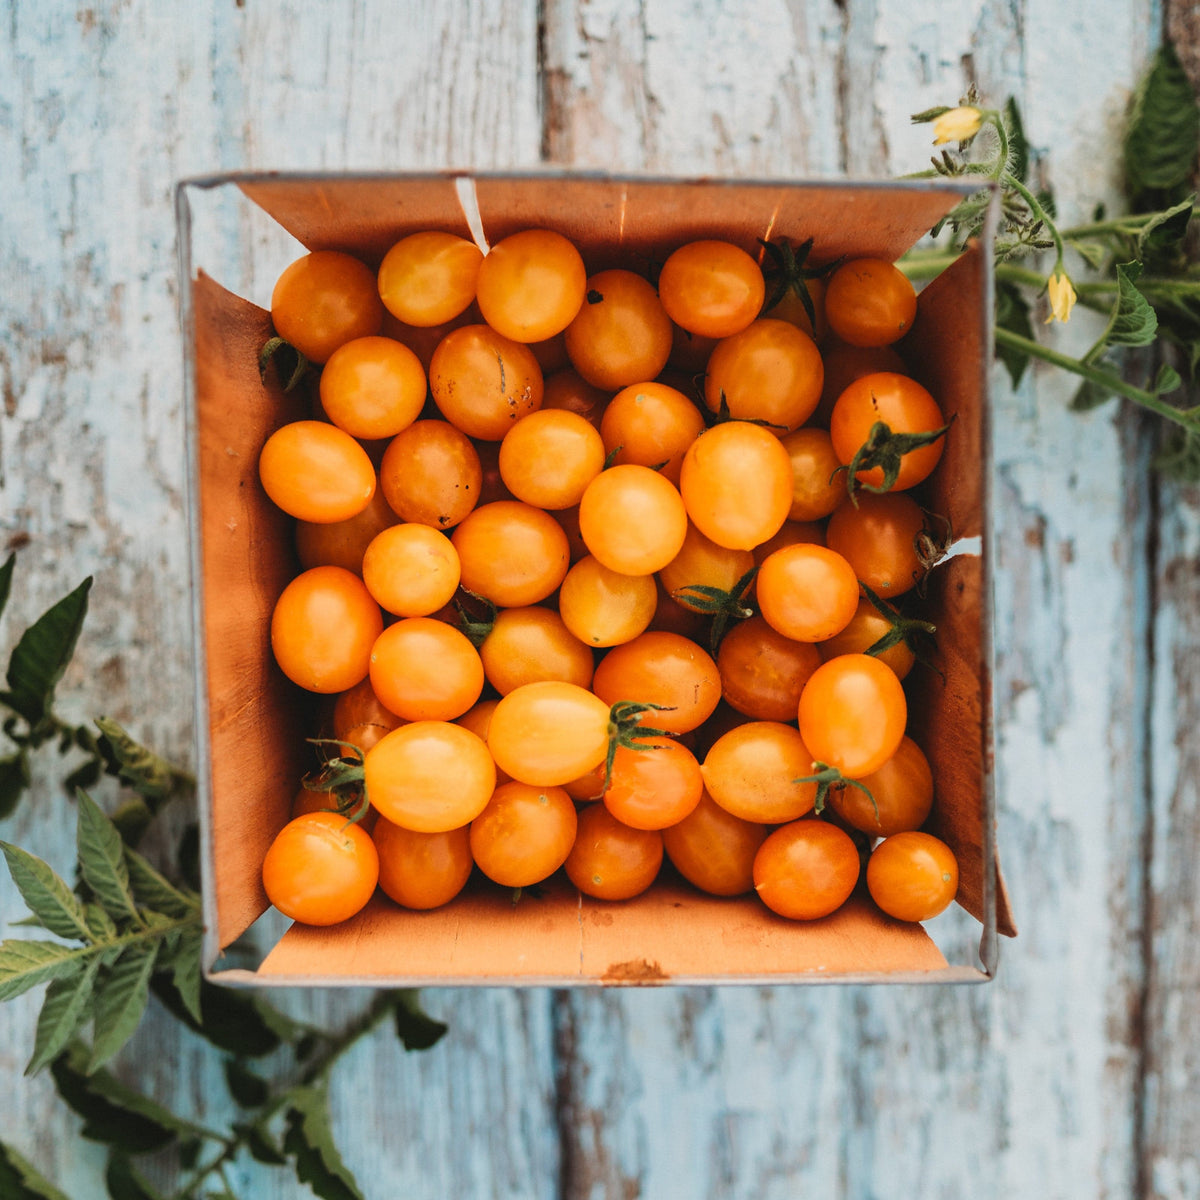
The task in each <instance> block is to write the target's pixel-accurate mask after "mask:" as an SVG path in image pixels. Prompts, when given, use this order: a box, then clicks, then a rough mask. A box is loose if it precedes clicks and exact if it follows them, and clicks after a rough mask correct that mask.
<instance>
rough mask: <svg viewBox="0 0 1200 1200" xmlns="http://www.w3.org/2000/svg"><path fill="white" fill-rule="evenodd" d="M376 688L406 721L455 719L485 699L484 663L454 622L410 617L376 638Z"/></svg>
mask: <svg viewBox="0 0 1200 1200" xmlns="http://www.w3.org/2000/svg"><path fill="white" fill-rule="evenodd" d="M371 686H372V687H373V688H374V689H375V694H376V695H377V696H378V697H379V699H380V700H381V701H382V702H383V704H384V705H385V706H386V707H387V708H389V709H391V711H392V712H394V713H395V714H396V715H397V716H401V717H403V718H404V719H405V720H406V721H452V720H454V718H455V717H461V716H462V715H463V713H465V712H466V711H467V709H468V708H470V707H471V705H472V704H474V703H475V701H476V700H478V699H479V694H480V693H481V692H482V691H483V663H482V662H480V659H479V652H478V651H477V650H476V649H475V647H474V646H472V645H471V643H470V642H469V641H468V640H467V639H466V637H464V636H463V634H461V633H459V631H458V630H457V629H455V628H454V627H453V626H452V625H447V624H446V623H445V622H443V621H435V620H433V619H432V618H430V617H406V618H405V619H404V620H402V621H397V622H396V623H395V624H394V625H389V626H388V627H387V629H385V630H384V631H383V632H382V633H381V634H380V635H379V637H378V638H376V640H375V645H374V646H373V647H372V649H371ZM461 823H462V822H460V824H461Z"/></svg>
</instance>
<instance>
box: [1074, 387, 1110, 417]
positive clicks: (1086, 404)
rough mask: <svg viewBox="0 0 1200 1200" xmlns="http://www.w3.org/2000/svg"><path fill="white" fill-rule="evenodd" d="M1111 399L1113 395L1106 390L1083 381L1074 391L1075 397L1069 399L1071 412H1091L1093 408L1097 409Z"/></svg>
mask: <svg viewBox="0 0 1200 1200" xmlns="http://www.w3.org/2000/svg"><path fill="white" fill-rule="evenodd" d="M1112 398H1113V393H1112V392H1110V391H1109V390H1108V388H1105V387H1101V386H1100V384H1098V383H1093V382H1092V381H1091V380H1090V379H1085V380H1084V381H1083V382H1082V383H1081V384H1080V385H1079V387H1078V388H1077V389H1076V392H1075V395H1074V396H1072V397H1071V405H1070V407H1071V411H1072V412H1079V413H1083V412H1091V411H1092V409H1093V408H1099V407H1100V405H1101V404H1104V403H1105V402H1106V401H1108V400H1111V399H1112Z"/></svg>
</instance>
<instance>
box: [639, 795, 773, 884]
mask: <svg viewBox="0 0 1200 1200" xmlns="http://www.w3.org/2000/svg"><path fill="white" fill-rule="evenodd" d="M769 832H770V830H769V829H768V828H767V826H765V825H760V824H759V823H758V822H756V821H743V820H742V819H741V818H740V817H735V816H734V815H733V813H731V812H726V811H725V809H723V808H722V807H721V806H720V805H719V804H718V803H717V802H716V801H715V800H714V799H713V798H712V797H711V796H710V795H709V794H708V793H707V792H703V793H701V796H700V803H699V804H697V805H696V807H695V808H694V809H693V810H692V811H691V813H689V814H688V815H687V816H686V817H684V818H683V820H682V821H680V822H679V823H678V824H676V825H672V826H671V827H670V828H669V829H664V830H663V831H662V839H663V849H664V850H666V852H667V857H668V858H670V860H671V862H672V863H673V864H674V866H675V869H676V870H677V871H678V872H679V873H680V875H682V876H683V877H684V879H686V880H687V881H688V883H690V884H692V886H693V887H698V888H699V889H700V890H701V891H702V892H708V893H709V894H710V895H712V896H741V895H743V894H744V893H746V892H748V891H750V889H751V888H752V887H753V886H754V856H755V855H756V854H757V853H758V848H759V846H761V845H762V844H763V842H764V841H765V840H766V837H767V834H768V833H769Z"/></svg>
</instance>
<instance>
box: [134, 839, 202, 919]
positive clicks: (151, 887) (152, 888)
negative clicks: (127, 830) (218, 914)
mask: <svg viewBox="0 0 1200 1200" xmlns="http://www.w3.org/2000/svg"><path fill="white" fill-rule="evenodd" d="M125 866H126V869H127V871H128V873H129V887H130V890H131V891H132V892H133V898H134V899H135V900H136V901H137V902H138V904H139V905H141V907H142V908H148V909H151V910H152V911H153V912H159V913H164V914H166V915H167V916H168V917H177V918H183V917H191V916H194V915H195V914H196V913H198V912H199V911H200V898H199V897H198V896H188V895H185V894H184V893H183V892H181V891H180V890H179V889H178V888H177V887H175V886H174V885H173V884H170V883H168V882H167V880H166V879H164V878H163V877H162V876H161V875H160V874H159V873H158V872H157V871H156V870H155V869H154V868H153V867H152V866H151V865H150V864H149V863H148V862H147V861H146V860H145V859H144V858H143V857H142V856H141V855H140V854H139V853H138V852H137V851H136V850H132V849H130V848H129V847H128V846H126V847H125Z"/></svg>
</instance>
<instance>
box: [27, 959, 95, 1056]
mask: <svg viewBox="0 0 1200 1200" xmlns="http://www.w3.org/2000/svg"><path fill="white" fill-rule="evenodd" d="M99 970H100V955H98V954H97V955H94V956H93V957H92V961H91V962H90V963H88V965H87V968H86V969H85V970H84V971H82V972H81V973H79V974H78V975H70V976H68V977H67V978H65V979H56V980H54V981H53V982H52V983H51V984H50V986H49V987H48V988H47V989H46V999H45V1000H44V1001H43V1002H42V1011H41V1012H40V1013H39V1014H38V1023H37V1034H36V1035H35V1037H34V1041H33V1057H32V1058H31V1059H30V1060H29V1065H28V1066H27V1067H26V1068H25V1074H26V1075H35V1074H37V1072H38V1071H40V1070H41V1069H42V1068H43V1067H44V1066H46V1065H47V1064H48V1063H51V1062H53V1061H54V1060H55V1059H56V1058H57V1057H58V1056H59V1055H60V1054H61V1053H62V1052H63V1050H64V1049H65V1048H66V1045H67V1043H68V1042H69V1041H70V1040H71V1039H72V1038H73V1037H74V1036H75V1034H76V1033H77V1032H78V1031H79V1029H80V1027H81V1026H82V1025H84V1024H86V1022H87V1021H88V1019H89V1018H90V1017H91V1015H92V1014H91V1009H90V1008H89V1001H90V1000H91V998H92V992H93V988H94V986H95V983H96V975H97V972H98V971H99Z"/></svg>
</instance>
